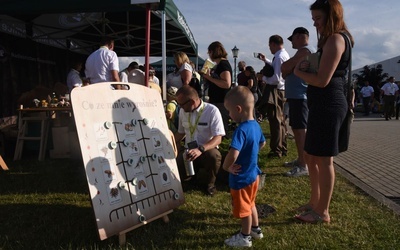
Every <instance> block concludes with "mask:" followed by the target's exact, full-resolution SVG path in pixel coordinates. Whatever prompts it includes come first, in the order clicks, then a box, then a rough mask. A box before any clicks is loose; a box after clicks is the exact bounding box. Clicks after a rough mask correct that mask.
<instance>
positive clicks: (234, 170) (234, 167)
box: [228, 164, 242, 175]
mask: <svg viewBox="0 0 400 250" xmlns="http://www.w3.org/2000/svg"><path fill="white" fill-rule="evenodd" d="M241 169H242V167H241V166H240V165H238V164H233V165H231V166H229V168H228V172H229V173H231V174H233V175H238V174H239V172H240V171H241Z"/></svg>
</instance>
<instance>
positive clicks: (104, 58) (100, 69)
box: [85, 37, 120, 84]
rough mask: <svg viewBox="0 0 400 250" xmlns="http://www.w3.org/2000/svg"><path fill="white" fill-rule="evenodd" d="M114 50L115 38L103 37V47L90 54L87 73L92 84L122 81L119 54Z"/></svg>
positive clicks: (86, 67)
mask: <svg viewBox="0 0 400 250" xmlns="http://www.w3.org/2000/svg"><path fill="white" fill-rule="evenodd" d="M113 50H114V40H112V39H111V38H107V37H106V38H103V39H102V41H101V47H100V48H99V49H98V50H96V51H95V52H93V53H92V54H90V56H89V57H88V59H87V60H86V65H85V75H86V78H89V79H90V83H91V84H94V83H99V82H120V79H119V74H118V72H119V62H118V56H117V53H115V52H114V51H113Z"/></svg>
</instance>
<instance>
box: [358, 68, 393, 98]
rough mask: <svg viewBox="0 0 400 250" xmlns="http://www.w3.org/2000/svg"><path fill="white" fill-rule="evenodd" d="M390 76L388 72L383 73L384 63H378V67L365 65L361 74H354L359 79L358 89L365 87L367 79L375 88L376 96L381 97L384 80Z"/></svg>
mask: <svg viewBox="0 0 400 250" xmlns="http://www.w3.org/2000/svg"><path fill="white" fill-rule="evenodd" d="M388 77H389V74H388V73H383V68H382V64H378V65H376V67H370V66H368V65H365V66H364V68H363V69H362V70H361V71H360V74H353V78H354V79H356V81H357V89H361V88H362V87H363V82H364V81H365V80H367V81H368V82H369V85H370V86H372V87H373V88H374V90H375V98H377V99H379V96H380V87H381V85H382V82H383V81H384V80H386V78H388Z"/></svg>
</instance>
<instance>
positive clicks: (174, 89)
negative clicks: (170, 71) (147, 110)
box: [167, 86, 178, 96]
mask: <svg viewBox="0 0 400 250" xmlns="http://www.w3.org/2000/svg"><path fill="white" fill-rule="evenodd" d="M177 91H178V88H177V87H173V86H171V87H169V88H168V89H167V94H168V95H170V96H175V95H176V92H177Z"/></svg>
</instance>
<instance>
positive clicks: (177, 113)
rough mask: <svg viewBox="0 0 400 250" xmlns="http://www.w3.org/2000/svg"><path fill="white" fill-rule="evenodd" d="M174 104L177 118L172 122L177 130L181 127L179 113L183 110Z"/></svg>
mask: <svg viewBox="0 0 400 250" xmlns="http://www.w3.org/2000/svg"><path fill="white" fill-rule="evenodd" d="M172 103H173V104H175V116H174V120H173V121H172V124H174V126H175V128H176V129H178V126H179V111H180V110H181V107H179V105H178V104H177V103H176V102H175V101H173V102H172Z"/></svg>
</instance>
